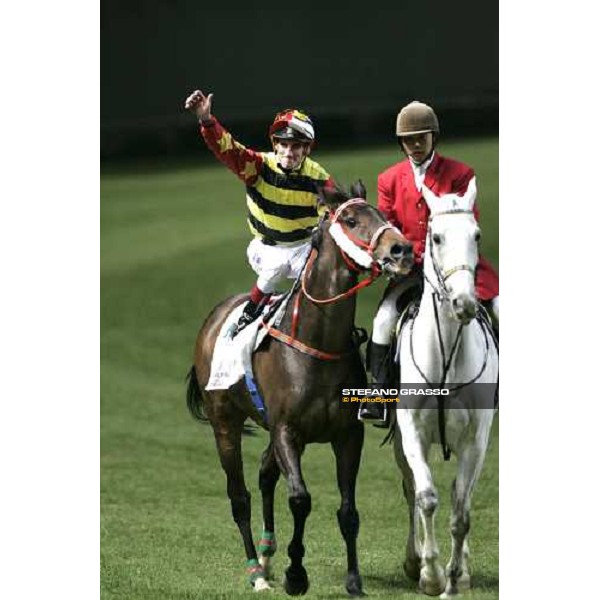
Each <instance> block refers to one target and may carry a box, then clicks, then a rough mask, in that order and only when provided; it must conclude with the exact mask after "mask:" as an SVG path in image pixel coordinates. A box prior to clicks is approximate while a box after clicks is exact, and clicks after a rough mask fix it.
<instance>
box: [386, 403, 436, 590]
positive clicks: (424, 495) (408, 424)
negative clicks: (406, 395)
mask: <svg viewBox="0 0 600 600" xmlns="http://www.w3.org/2000/svg"><path fill="white" fill-rule="evenodd" d="M397 415H398V427H399V428H400V433H401V436H402V449H403V451H404V455H405V456H406V460H407V462H408V464H409V466H410V469H411V471H412V475H413V478H414V482H415V498H416V504H417V508H418V510H419V514H420V515H421V521H422V523H423V530H424V539H423V548H422V566H421V573H420V577H419V588H420V589H421V590H422V591H423V592H425V593H426V594H428V595H429V596H437V595H438V594H441V593H442V592H443V590H444V588H445V585H446V578H445V576H444V569H443V568H442V567H441V565H440V563H439V555H440V551H439V547H438V544H437V540H436V538H435V531H434V521H435V512H436V510H437V507H438V493H437V490H436V489H435V486H434V485H433V478H432V475H431V470H430V468H429V465H428V464H427V451H428V449H429V448H428V443H427V442H426V440H425V439H424V434H423V432H421V431H420V430H419V427H418V426H417V425H416V423H415V419H414V418H413V417H414V415H413V412H412V410H410V409H400V410H398V413H397Z"/></svg>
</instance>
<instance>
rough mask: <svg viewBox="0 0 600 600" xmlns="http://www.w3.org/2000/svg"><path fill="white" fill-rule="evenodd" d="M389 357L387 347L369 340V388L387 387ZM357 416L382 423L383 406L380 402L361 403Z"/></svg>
mask: <svg viewBox="0 0 600 600" xmlns="http://www.w3.org/2000/svg"><path fill="white" fill-rule="evenodd" d="M389 355H390V346H389V345H383V344H376V343H375V342H373V341H372V340H371V347H370V361H369V362H370V371H371V375H372V383H371V387H373V388H378V389H379V388H387V387H389V380H390V373H389V371H390V369H389V358H390V356H389ZM359 415H360V418H361V419H363V420H365V421H383V420H384V418H385V406H384V404H383V403H382V402H363V403H362V404H361V406H360V410H359Z"/></svg>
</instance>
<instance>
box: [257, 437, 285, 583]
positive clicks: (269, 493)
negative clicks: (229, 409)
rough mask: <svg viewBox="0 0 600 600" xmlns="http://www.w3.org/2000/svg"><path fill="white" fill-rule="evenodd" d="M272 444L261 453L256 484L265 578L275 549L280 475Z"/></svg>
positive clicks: (268, 576) (269, 576) (261, 562)
mask: <svg viewBox="0 0 600 600" xmlns="http://www.w3.org/2000/svg"><path fill="white" fill-rule="evenodd" d="M280 473H281V472H280V471H279V467H278V466H277V461H276V460H275V452H274V450H273V444H272V443H270V444H269V445H268V447H267V449H266V450H265V451H264V453H263V455H262V463H261V467H260V473H259V476H258V485H259V487H260V491H261V494H262V505H263V531H262V535H261V538H260V542H259V543H258V552H259V553H260V559H259V560H260V564H261V566H262V568H263V570H264V572H265V577H266V578H267V579H270V578H271V575H272V573H271V559H272V557H273V555H274V554H275V551H276V550H277V541H276V539H275V514H274V510H273V504H274V500H275V486H276V485H277V481H278V480H279V475H280Z"/></svg>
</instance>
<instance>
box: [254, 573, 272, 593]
mask: <svg viewBox="0 0 600 600" xmlns="http://www.w3.org/2000/svg"><path fill="white" fill-rule="evenodd" d="M272 589H273V588H272V587H271V586H270V585H269V583H268V582H267V580H266V579H265V578H264V577H257V579H256V581H255V582H254V591H255V592H264V591H265V590H272Z"/></svg>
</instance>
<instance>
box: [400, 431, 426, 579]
mask: <svg viewBox="0 0 600 600" xmlns="http://www.w3.org/2000/svg"><path fill="white" fill-rule="evenodd" d="M394 454H395V457H396V464H397V465H398V467H399V468H400V471H401V472H402V491H403V492H404V498H405V499H406V505H407V506H408V519H409V526H408V537H407V539H406V558H405V560H404V564H403V567H404V572H405V573H406V575H408V577H409V578H410V579H413V580H414V581H419V577H420V575H421V541H420V539H419V515H418V513H417V510H418V509H417V505H416V501H415V481H414V477H413V474H412V471H411V470H410V466H409V464H408V462H407V460H406V456H404V452H403V450H402V435H401V433H400V429H396V435H395V436H394Z"/></svg>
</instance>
